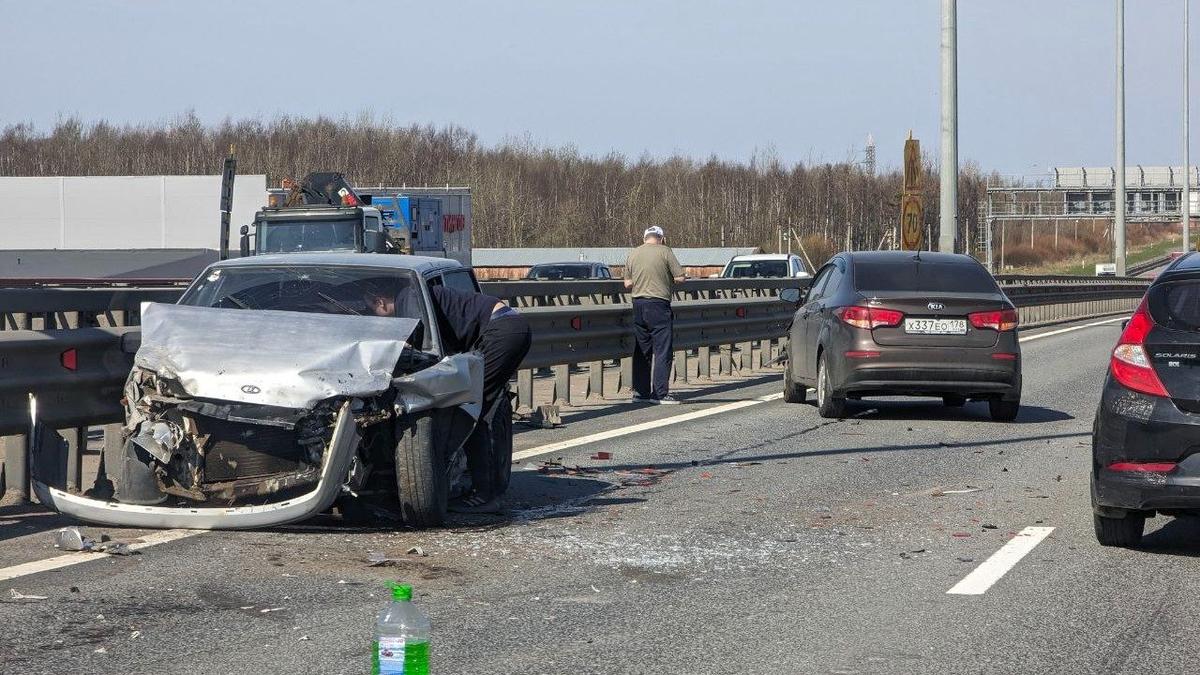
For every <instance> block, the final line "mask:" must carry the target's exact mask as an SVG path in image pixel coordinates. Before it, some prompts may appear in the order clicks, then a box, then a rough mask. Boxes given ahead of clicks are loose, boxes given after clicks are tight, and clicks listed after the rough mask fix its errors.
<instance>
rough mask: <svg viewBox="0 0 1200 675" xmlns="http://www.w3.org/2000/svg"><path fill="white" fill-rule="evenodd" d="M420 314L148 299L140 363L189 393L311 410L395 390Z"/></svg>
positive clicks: (195, 395) (143, 314) (139, 364)
mask: <svg viewBox="0 0 1200 675" xmlns="http://www.w3.org/2000/svg"><path fill="white" fill-rule="evenodd" d="M416 326H417V320H416V319H401V318H388V317H375V316H370V317H367V316H341V315H330V314H307V313H302V312H280V311H274V310H243V309H218V308H212V307H189V306H186V305H165V304H160V303H149V304H147V305H146V307H145V309H144V311H143V312H142V342H141V346H140V347H139V348H138V351H137V355H136V356H135V357H134V365H135V366H136V367H139V368H145V369H147V370H150V371H152V372H154V373H156V374H157V375H159V376H160V377H165V378H170V379H174V380H177V381H178V382H179V383H180V385H181V386H182V387H183V389H184V391H186V392H187V393H188V394H189V395H191V396H194V397H197V398H212V399H220V400H223V401H241V402H244V403H263V404H267V405H275V406H282V407H287V408H311V407H312V406H313V405H315V404H316V403H317V402H318V401H322V400H325V399H328V398H331V397H334V396H352V397H354V396H357V397H365V396H373V395H375V394H379V393H380V392H383V391H384V390H386V389H387V388H388V386H389V385H390V384H391V380H392V370H393V369H394V368H395V367H396V362H397V361H398V360H399V359H400V353H401V352H402V351H403V350H404V348H405V347H406V346H408V343H407V340H408V338H409V336H410V335H412V332H413V330H414V329H415V328H416Z"/></svg>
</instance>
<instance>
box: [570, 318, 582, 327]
mask: <svg viewBox="0 0 1200 675" xmlns="http://www.w3.org/2000/svg"><path fill="white" fill-rule="evenodd" d="M571 328H574V329H575V330H582V329H583V317H579V316H573V317H571Z"/></svg>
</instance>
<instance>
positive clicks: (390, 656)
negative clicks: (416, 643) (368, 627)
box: [375, 637, 405, 675]
mask: <svg viewBox="0 0 1200 675" xmlns="http://www.w3.org/2000/svg"><path fill="white" fill-rule="evenodd" d="M404 642H405V640H404V638H402V637H401V638H398V637H381V638H379V642H378V643H377V645H376V647H375V650H376V652H375V653H376V656H377V658H378V661H377V663H378V664H379V670H376V671H375V672H377V673H379V674H380V675H404Z"/></svg>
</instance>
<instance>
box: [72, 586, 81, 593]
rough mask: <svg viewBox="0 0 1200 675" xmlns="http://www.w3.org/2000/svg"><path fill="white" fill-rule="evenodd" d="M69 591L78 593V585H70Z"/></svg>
mask: <svg viewBox="0 0 1200 675" xmlns="http://www.w3.org/2000/svg"><path fill="white" fill-rule="evenodd" d="M71 592H72V593H78V592H79V587H78V586H72V587H71Z"/></svg>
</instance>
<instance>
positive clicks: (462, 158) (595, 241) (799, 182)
mask: <svg viewBox="0 0 1200 675" xmlns="http://www.w3.org/2000/svg"><path fill="white" fill-rule="evenodd" d="M230 145H236V148H237V157H238V171H239V172H240V173H247V174H249V173H264V174H266V175H267V180H268V183H269V184H273V185H277V184H278V182H279V180H280V179H281V178H283V177H285V176H290V177H296V178H299V177H302V176H304V175H305V174H306V173H308V172H309V171H314V170H336V171H342V172H344V173H345V174H346V175H347V176H348V177H349V178H350V180H351V181H352V182H353V183H355V184H359V185H378V184H385V185H402V184H406V185H444V184H451V185H469V186H471V188H472V189H473V205H474V226H475V244H476V246H505V247H522V246H627V245H629V244H631V243H632V242H635V241H637V240H638V239H639V238H640V235H641V231H642V230H643V229H644V228H645V227H646V226H648V225H651V224H657V225H661V226H663V227H664V228H666V230H667V232H668V237H669V241H670V243H672V244H673V245H675V246H721V245H725V246H762V247H764V248H765V249H768V250H774V249H775V248H776V247H777V241H778V238H779V234H780V231H781V229H782V231H784V232H787V231H792V232H795V234H796V236H797V237H798V238H801V239H802V241H803V242H804V243H805V246H806V248H809V249H812V250H811V251H810V255H811V256H812V257H813V258H819V257H820V258H823V257H824V256H826V255H828V254H829V253H830V252H832V251H835V250H839V249H842V248H846V247H847V246H850V247H853V248H856V249H861V248H875V247H876V246H877V245H878V244H879V242H880V240H881V239H882V238H883V237H884V236H885V234H886V233H888V232H889V231H891V230H892V229H893V227H894V226H895V224H896V222H897V221H898V212H899V208H900V204H899V202H900V190H901V177H900V174H899V172H898V171H887V172H882V173H877V174H874V175H872V174H871V173H868V172H867V171H866V170H865V169H864V168H863V167H862V166H861V165H860V164H858V163H856V162H852V161H846V162H837V163H808V164H806V163H796V164H787V163H784V162H782V161H780V160H779V159H778V158H776V157H774V156H773V155H772V154H771V153H766V154H760V155H755V156H754V157H752V158H751V159H750V160H749V161H747V162H730V161H723V160H719V159H716V158H712V159H708V160H705V161H700V160H696V159H692V158H688V157H678V156H676V157H669V158H665V159H657V158H650V157H640V158H637V159H631V158H627V157H625V156H622V155H620V154H609V155H606V156H602V157H590V156H586V155H582V154H580V153H579V152H578V151H577V150H575V149H574V148H569V147H568V148H547V147H541V146H538V145H535V144H533V143H531V142H527V141H520V140H513V141H507V142H504V143H501V144H499V145H497V146H494V147H488V146H484V145H482V144H481V143H480V142H479V141H478V139H477V137H476V136H475V134H473V133H471V132H470V131H468V130H466V129H463V128H460V127H455V126H450V127H442V128H437V127H432V126H399V125H395V124H392V123H389V122H381V121H378V120H375V119H373V118H371V117H370V116H365V115H364V116H361V117H359V118H358V119H343V120H332V119H327V118H316V119H301V118H293V117H279V118H276V119H272V120H269V121H262V120H254V119H251V120H240V121H226V122H224V123H221V124H219V125H215V126H206V125H204V124H202V123H201V122H200V121H199V120H197V119H196V118H195V117H194V116H192V115H186V116H184V117H181V118H180V119H178V120H175V121H173V122H169V123H163V124H158V125H136V126H117V125H113V124H109V123H107V122H104V121H99V122H89V123H84V122H82V121H80V120H78V119H67V120H64V121H61V122H59V123H58V124H57V125H55V126H54V128H53V129H50V130H48V131H45V132H41V131H39V130H37V129H34V128H33V127H30V126H28V125H24V124H17V125H11V126H8V127H6V128H4V130H3V132H2V133H0V175H7V176H71V175H154V174H214V173H219V172H220V169H221V162H222V159H223V158H224V157H225V155H226V153H227V152H228V150H229V147H230ZM925 186H926V188H925V207H926V211H925V213H926V216H925V217H926V222H927V223H929V224H930V226H931V232H932V235H933V236H934V237H935V238H936V237H937V234H938V227H937V222H938V218H937V206H938V196H937V176H936V174H935V173H934V172H933V169H932V166H927V175H926V179H925ZM983 199H984V180H983V176H982V175H981V174H980V172H979V171H978V170H977V169H975V168H973V167H967V168H966V169H965V170H964V171H962V175H961V180H960V187H959V201H960V204H959V213H960V214H961V219H960V236H959V239H960V241H963V240H964V237H965V233H966V230H967V228H975V231H977V226H978V215H979V204H980V203H981V202H982V200H983ZM972 240H974V234H973V233H972ZM814 262H816V261H815V260H814Z"/></svg>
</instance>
